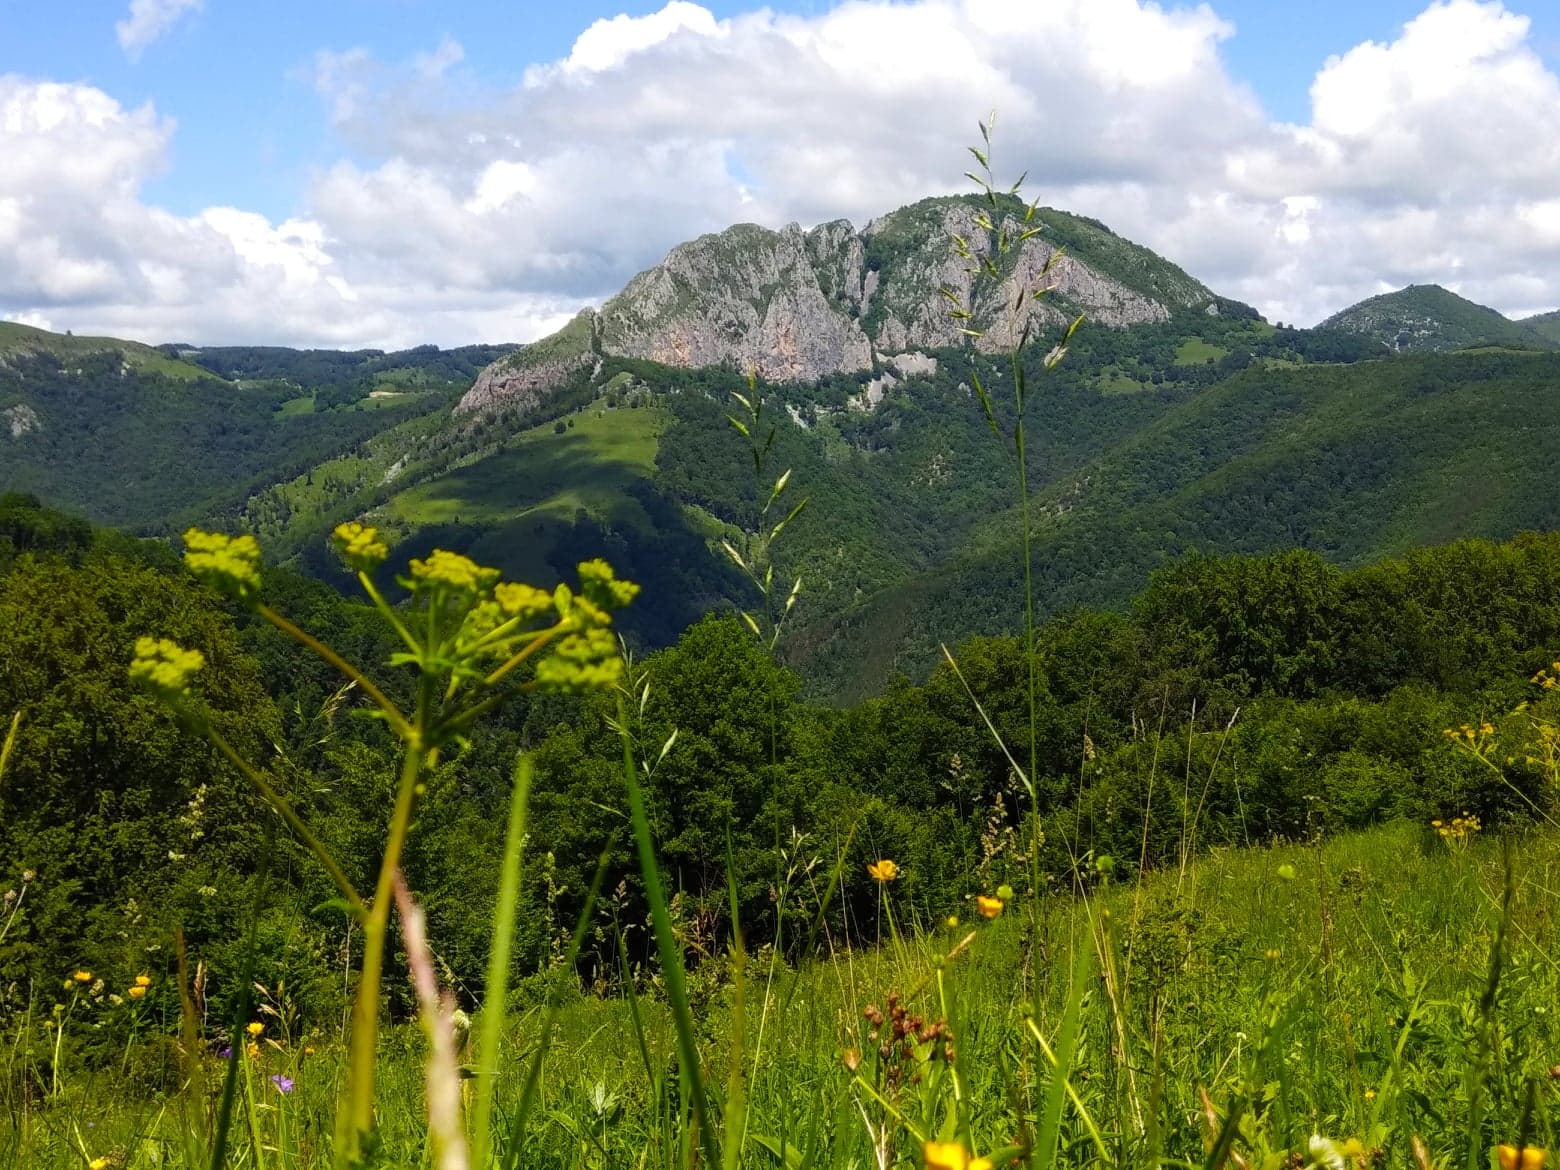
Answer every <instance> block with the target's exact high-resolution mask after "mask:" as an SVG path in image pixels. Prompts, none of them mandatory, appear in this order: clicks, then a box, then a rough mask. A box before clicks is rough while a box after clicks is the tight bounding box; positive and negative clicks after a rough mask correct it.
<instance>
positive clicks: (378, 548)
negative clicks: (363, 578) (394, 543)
mask: <svg viewBox="0 0 1560 1170" xmlns="http://www.w3.org/2000/svg"><path fill="white" fill-rule="evenodd" d="M330 540H331V543H332V544H334V545H335V546H336V555H337V556H339V557H340V558H341V559H342V560H343V561H345V562H346V565H347V568H349V569H351V570H352V571H353V572H356V573H372V572H373V571H374V570H375V569H377V568H379V566H380V565H382V564H384V563H385V558H386V557H388V556H389V555H390V546H389V545H387V544H386V543H385V542H384V541H382V540H380V539H379V530H378V529H375V528H369V527H368V526H367V525H364V524H359V523H358V522H357V521H356V520H349V521H347V523H345V524H338V525H336V531H334V532H332V533H331V534H330Z"/></svg>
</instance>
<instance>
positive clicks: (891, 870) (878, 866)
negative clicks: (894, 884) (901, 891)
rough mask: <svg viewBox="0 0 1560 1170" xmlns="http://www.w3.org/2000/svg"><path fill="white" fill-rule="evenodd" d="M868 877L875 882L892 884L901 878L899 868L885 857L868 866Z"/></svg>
mask: <svg viewBox="0 0 1560 1170" xmlns="http://www.w3.org/2000/svg"><path fill="white" fill-rule="evenodd" d="M867 876H868V877H870V878H872V879H873V880H874V881H879V882H891V881H893V880H894V879H895V878H897V877H898V876H899V867H898V866H897V865H895V864H894V863H893V862H892V861H890V860H888V858H886V857H885V858H883V859H882V860H881V861H874V862H873V863H872V864H871V865H869V866H867Z"/></svg>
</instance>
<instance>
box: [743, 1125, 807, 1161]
mask: <svg viewBox="0 0 1560 1170" xmlns="http://www.w3.org/2000/svg"><path fill="white" fill-rule="evenodd" d="M748 1140H749V1141H750V1142H752V1143H753V1144H754V1145H755V1146H758V1147H759V1148H760V1149H763V1150H767V1151H769V1153H770V1155H771V1156H772V1157H773V1158H774V1159H775V1161H777V1162H779V1163H780V1164H781V1165H782V1166H784V1167H786V1170H801V1166H802V1152H801V1151H800V1150H798V1149H797V1148H796V1147H795V1146H793V1145H792V1144H791V1143H790V1142H782V1141H780V1140H779V1139H778V1138H772V1137H767V1136H765V1135H764V1134H761V1133H755V1134H751V1135H749V1137H748Z"/></svg>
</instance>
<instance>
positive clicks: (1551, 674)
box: [1533, 662, 1560, 691]
mask: <svg viewBox="0 0 1560 1170" xmlns="http://www.w3.org/2000/svg"><path fill="white" fill-rule="evenodd" d="M1533 681H1534V682H1535V683H1537V684H1538V685H1539V686H1541V687H1543V688H1544V689H1545V690H1546V691H1552V690H1554V689H1555V688H1556V687H1560V662H1552V663H1550V664H1549V669H1548V670H1540V671H1539V672H1538V673H1537V674H1535V675H1534V676H1533Z"/></svg>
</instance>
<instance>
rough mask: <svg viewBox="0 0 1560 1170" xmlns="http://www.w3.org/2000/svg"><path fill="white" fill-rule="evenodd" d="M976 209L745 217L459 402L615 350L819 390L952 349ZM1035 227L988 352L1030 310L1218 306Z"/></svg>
mask: <svg viewBox="0 0 1560 1170" xmlns="http://www.w3.org/2000/svg"><path fill="white" fill-rule="evenodd" d="M980 210H981V204H980V203H979V202H978V201H977V200H975V199H973V198H969V197H946V198H937V199H923V200H921V201H920V202H919V203H914V204H911V205H910V206H908V207H904V208H901V209H900V210H898V211H895V212H892V213H890V214H889V215H885V216H883V217H882V218H880V219H877V220H874V221H873V222H871V223H870V224H868V225H867V226H866V228H864V229H863V230H862V231H860V232H858V231H856V230H855V229H854V228H853V227H852V226H851V225H850V224H849V223H848V222H846V221H845V220H836V221H834V222H832V223H826V224H821V225H819V226H818V227H815V228H813V229H811V230H810V231H803V230H802V228H800V227H799V226H797V225H796V224H792V225H790V226H789V227H786V228H784V229H782V230H780V231H772V230H770V229H768V228H763V227H758V226H756V225H754V224H738V225H736V226H735V227H731V228H727V229H726V230H725V231H723V232H719V233H717V234H714V235H707V236H701V237H699V238H698V239H696V240H693V241H690V242H689V243H686V244H681V245H679V246H677V247H676V248H673V249H672V251H671V252H670V253H669V254H668V255H667V257H666V259H665V260H663V261H662V262H661V263H660V264H658V265H656V266H655V267H654V268H651V269H649V270H648V271H645V272H642V273H640V274H639V275H638V276H636V277H634V279H633V280H631V281H629V283H628V285H627V286H626V287H625V288H624V289H623V291H622V292H620V293H619V294H617V295H616V296H615V297H613V298H611V299H610V300H609V301H607V302H606V304H604V305H603V306H602V307H601V309H600V311H599V312H587V313H583V314H581V315H580V317H578V318H576V319H575V321H574V322H573V323H571V324H570V325H569V326H567V327H566V328H565V329H563V330H562V331H560V332H559V333H557V334H554V335H553V336H551V337H549V338H546V339H544V340H542V341H540V342H538V343H536V344H535V345H532V346H528V347H526V348H525V349H523V350H520V351H519V352H518V353H515V354H512V355H510V356H508V357H505V358H502V359H500V360H499V361H498V362H496V363H495V364H494V365H493V366H492V367H490V368H489V369H488V370H486V371H484V373H483V374H482V376H481V377H480V378H479V379H478V380H477V383H476V385H475V386H473V388H472V390H471V392H470V393H469V394H467V395H466V396H465V397H464V398H463V399H462V400H461V403H460V407H459V409H460V410H461V411H463V412H479V413H481V412H491V411H495V410H503V409H516V408H521V409H523V408H525V407H528V406H529V405H531V404H533V403H534V402H535V401H536V400H537V399H538V397H539V396H541V395H542V394H544V393H545V392H546V391H547V390H548V389H550V388H552V387H554V386H557V385H559V384H560V383H561V382H562V381H563V380H564V379H566V378H567V377H568V376H569V375H570V374H571V373H572V372H573V371H574V370H577V369H579V368H581V367H583V366H587V365H591V364H593V363H594V362H595V361H597V360H599V359H601V358H605V357H628V358H640V359H645V360H649V361H654V362H658V363H661V364H663V365H668V366H678V367H686V368H694V367H703V366H717V365H721V364H726V363H729V364H731V365H732V366H734V367H736V368H737V369H739V370H744V371H746V370H749V369H751V370H755V371H756V372H757V373H758V374H759V375H760V376H761V377H764V378H768V379H771V380H775V381H816V380H817V379H819V378H821V377H825V376H827V375H830V374H838V373H854V372H857V371H865V370H874V369H879V368H881V367H882V366H883V365H884V363H885V361H887V360H888V359H891V358H893V357H894V356H896V355H903V354H908V353H913V352H915V351H921V350H926V349H933V348H941V347H948V346H953V345H957V344H959V343H960V341H961V340H962V334H961V333H960V325H961V324H965V323H964V322H958V321H955V320H954V319H953V318H951V317H950V316H949V313H948V302H947V300H946V299H945V297H944V296H943V295H942V291H941V290H943V289H945V288H946V289H950V290H953V291H954V292H956V293H957V294H958V296H959V297H960V298H961V300H965V301H968V300H969V299H970V296H971V291H972V283H973V281H972V277H971V274H970V272H969V264H968V262H966V261H963V260H960V259H959V258H958V257H956V256H955V255H954V254H953V252H952V250H951V244H952V241H953V239H954V237H955V236H958V237H961V238H964V239H967V240H969V241H970V242H971V244H972V246H974V247H975V248H976V249H977V251H981V250H983V248H984V245H985V242H986V239H987V233H986V232H984V231H983V230H982V229H981V228H980V227H979V225H978V224H977V222H976V221H977V216H978V215H979V214H980ZM1005 210H1006V212H1007V215H1008V216H1009V222H1010V223H1013V224H1017V223H1018V221H1019V220H1020V219H1021V218H1022V216H1023V214H1024V208H1023V205H1022V204H1020V203H1019V202H1018V201H1017V200H1011V201H1010V202H1009V203H1008V204H1007V206H1006V209H1005ZM1036 221H1037V222H1036V223H1035V224H1034V226H1037V227H1039V228H1040V231H1039V233H1038V234H1036V235H1035V236H1033V237H1032V238H1030V239H1029V240H1027V241H1026V242H1024V243H1023V244H1022V245H1021V246H1020V247H1018V248H1016V249H1015V250H1014V251H1013V252H1012V253H1011V254H1009V255H1008V256H1007V257H1006V258H1005V259H1004V261H1003V268H1002V280H1001V281H1000V282H996V283H993V284H992V285H991V286H990V287H989V288H986V289H985V290H984V291H983V292H982V293H981V294H980V296H979V298H978V300H977V302H976V303H975V304H974V305H973V306H972V308H973V311H974V321H973V322H972V324H973V325H975V326H976V327H978V328H982V329H986V330H989V336H988V337H987V338H986V339H985V340H984V342H983V343H982V344H984V345H985V346H987V347H988V348H1000V347H1001V346H1002V345H1003V344H1004V343H1005V340H1006V339H1007V338H1008V337H1009V336H1010V330H1012V329H1021V328H1023V326H1024V323H1025V321H1026V320H1027V319H1029V318H1030V317H1033V318H1034V320H1035V322H1036V323H1037V324H1042V325H1043V324H1052V325H1055V324H1059V323H1061V322H1063V321H1065V320H1067V319H1069V318H1070V317H1072V316H1073V315H1075V314H1077V313H1080V312H1082V313H1086V314H1087V315H1088V317H1089V319H1090V320H1092V321H1094V322H1096V323H1098V324H1102V325H1107V326H1112V327H1120V326H1127V325H1134V324H1146V323H1153V322H1162V321H1166V320H1168V319H1169V318H1170V316H1171V314H1172V313H1174V312H1176V311H1178V310H1183V309H1188V308H1203V307H1205V306H1216V304H1217V301H1218V298H1216V297H1215V296H1214V294H1213V293H1212V292H1211V291H1210V290H1209V289H1208V288H1207V287H1206V286H1204V285H1203V284H1201V283H1200V282H1199V281H1197V280H1195V279H1193V278H1192V277H1191V276H1189V275H1187V274H1186V273H1185V272H1183V271H1182V270H1181V269H1179V268H1177V267H1176V266H1175V265H1173V264H1171V263H1170V262H1169V261H1167V260H1164V259H1163V258H1161V257H1159V256H1156V255H1155V254H1154V253H1152V252H1150V251H1149V250H1148V249H1146V248H1142V247H1139V246H1138V245H1136V244H1133V243H1132V242H1130V241H1128V240H1125V239H1122V238H1121V237H1120V236H1117V235H1116V234H1115V233H1113V232H1111V231H1110V230H1109V229H1108V228H1106V227H1105V226H1104V225H1103V224H1101V223H1099V222H1098V221H1096V220H1091V219H1086V218H1083V217H1080V216H1075V215H1070V214H1068V213H1066V212H1062V211H1054V210H1052V209H1049V208H1046V209H1042V210H1041V211H1039V212H1038V213H1037V215H1036ZM1015 234H1016V233H1015ZM1059 248H1065V254H1064V255H1063V256H1062V257H1061V258H1060V259H1059V260H1058V261H1057V262H1056V264H1055V266H1054V267H1053V268H1052V270H1051V273H1050V276H1049V278H1048V279H1049V282H1050V284H1051V285H1052V286H1053V287H1054V292H1053V294H1052V295H1051V296H1050V297H1049V298H1047V299H1046V300H1044V301H1034V300H1026V301H1022V302H1021V303H1022V310H1021V313H1020V315H1019V316H1018V318H1017V319H1016V320H1010V318H1009V313H1008V307H1009V306H1011V305H1013V304H1014V303H1015V300H1018V299H1019V298H1015V295H1014V294H1015V292H1016V291H1017V290H1018V289H1020V288H1033V287H1035V286H1036V284H1037V281H1038V276H1039V273H1040V271H1041V270H1042V269H1043V268H1044V266H1045V264H1046V262H1047V261H1048V260H1049V259H1050V258H1051V257H1052V255H1053V254H1054V253H1055V252H1056V251H1057V249H1059ZM1215 311H1218V310H1217V308H1215Z"/></svg>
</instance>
